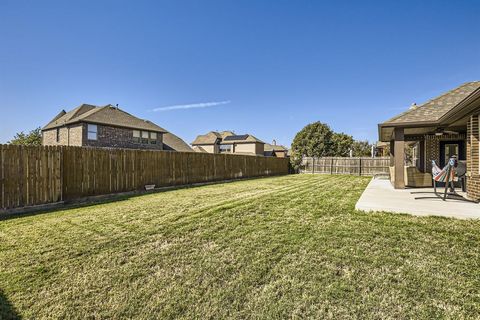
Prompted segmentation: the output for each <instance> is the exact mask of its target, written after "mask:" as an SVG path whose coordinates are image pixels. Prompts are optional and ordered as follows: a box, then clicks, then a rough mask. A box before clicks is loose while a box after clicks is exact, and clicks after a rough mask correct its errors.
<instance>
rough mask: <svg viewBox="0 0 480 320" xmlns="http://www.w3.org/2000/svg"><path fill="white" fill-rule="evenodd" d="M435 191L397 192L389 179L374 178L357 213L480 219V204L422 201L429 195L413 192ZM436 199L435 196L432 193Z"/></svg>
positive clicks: (408, 190)
mask: <svg viewBox="0 0 480 320" xmlns="http://www.w3.org/2000/svg"><path fill="white" fill-rule="evenodd" d="M419 191H425V192H433V188H414V189H413V188H412V189H400V190H398V189H397V190H396V189H394V188H393V186H392V184H391V183H390V181H389V180H387V179H379V178H374V179H372V181H370V183H369V184H368V186H367V188H366V189H365V191H364V192H363V194H362V196H361V197H360V199H359V200H358V202H357V204H356V205H355V209H356V210H361V211H367V212H380V211H387V212H394V213H408V214H412V215H416V216H442V217H451V218H457V219H480V204H477V203H472V202H464V201H458V200H448V199H447V200H446V201H443V200H441V199H421V200H420V199H419V200H415V197H418V196H424V195H425V196H429V194H411V192H419ZM432 196H433V194H432Z"/></svg>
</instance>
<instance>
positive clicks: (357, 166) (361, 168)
mask: <svg viewBox="0 0 480 320" xmlns="http://www.w3.org/2000/svg"><path fill="white" fill-rule="evenodd" d="M389 166H390V158H389V157H381V158H367V157H365V158H357V157H355V158H345V157H322V158H312V157H304V158H303V160H302V164H301V166H300V172H301V173H324V174H351V175H358V176H375V175H389Z"/></svg>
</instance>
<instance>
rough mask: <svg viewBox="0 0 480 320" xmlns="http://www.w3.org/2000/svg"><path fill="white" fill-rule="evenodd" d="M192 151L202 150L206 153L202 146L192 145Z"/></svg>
mask: <svg viewBox="0 0 480 320" xmlns="http://www.w3.org/2000/svg"><path fill="white" fill-rule="evenodd" d="M192 149H193V151H195V152H203V153H208V152H207V150H205V149H203V148H202V147H200V146H193V148H192Z"/></svg>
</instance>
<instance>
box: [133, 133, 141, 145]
mask: <svg viewBox="0 0 480 320" xmlns="http://www.w3.org/2000/svg"><path fill="white" fill-rule="evenodd" d="M133 141H135V142H138V143H140V142H141V141H140V130H133Z"/></svg>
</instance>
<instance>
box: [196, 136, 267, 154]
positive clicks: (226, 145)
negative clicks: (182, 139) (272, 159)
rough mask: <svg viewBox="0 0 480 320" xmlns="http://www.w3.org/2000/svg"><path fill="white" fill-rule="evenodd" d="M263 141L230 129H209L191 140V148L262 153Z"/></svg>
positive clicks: (212, 151) (213, 151)
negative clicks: (219, 130) (237, 133)
mask: <svg viewBox="0 0 480 320" xmlns="http://www.w3.org/2000/svg"><path fill="white" fill-rule="evenodd" d="M264 145H265V143H264V142H263V141H261V140H259V139H257V138H255V137H254V136H253V135H251V134H243V135H236V134H234V133H233V132H231V131H222V132H216V131H211V132H209V133H207V134H204V135H199V136H197V138H196V139H195V141H193V142H192V146H193V150H195V151H196V152H207V153H231V154H247V155H259V156H263V155H264Z"/></svg>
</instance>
